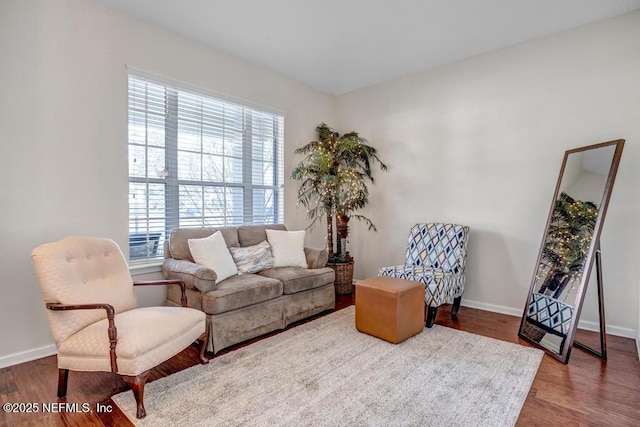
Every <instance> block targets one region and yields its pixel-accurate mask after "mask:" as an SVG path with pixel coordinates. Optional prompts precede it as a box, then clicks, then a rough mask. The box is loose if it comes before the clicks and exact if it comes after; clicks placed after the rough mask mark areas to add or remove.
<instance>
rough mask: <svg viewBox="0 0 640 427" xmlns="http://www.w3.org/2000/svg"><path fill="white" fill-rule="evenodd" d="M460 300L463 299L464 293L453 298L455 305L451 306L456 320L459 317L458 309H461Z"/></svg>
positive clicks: (453, 317)
mask: <svg viewBox="0 0 640 427" xmlns="http://www.w3.org/2000/svg"><path fill="white" fill-rule="evenodd" d="M460 301H462V295H460V296H459V297H456V298H455V299H454V300H453V307H451V318H452V319H453V320H456V319H457V318H458V310H460Z"/></svg>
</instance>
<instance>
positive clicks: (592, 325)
mask: <svg viewBox="0 0 640 427" xmlns="http://www.w3.org/2000/svg"><path fill="white" fill-rule="evenodd" d="M461 305H462V306H464V307H469V308H476V309H478V310H485V311H491V312H494V313H501V314H508V315H510V316H516V317H522V313H523V310H522V309H518V308H513V307H505V306H502V305H494V304H487V303H484V302H479V301H471V300H465V299H464V297H463V298H462V303H461ZM578 328H579V329H584V330H587V331H595V332H598V331H599V330H600V324H599V323H598V322H591V321H588V320H581V321H580V322H578ZM607 334H609V335H616V336H618V337H624V338H635V339H636V343H637V344H638V352H639V353H640V331H637V330H635V329H631V328H625V327H622V326H616V325H611V324H607ZM639 357H640V355H639Z"/></svg>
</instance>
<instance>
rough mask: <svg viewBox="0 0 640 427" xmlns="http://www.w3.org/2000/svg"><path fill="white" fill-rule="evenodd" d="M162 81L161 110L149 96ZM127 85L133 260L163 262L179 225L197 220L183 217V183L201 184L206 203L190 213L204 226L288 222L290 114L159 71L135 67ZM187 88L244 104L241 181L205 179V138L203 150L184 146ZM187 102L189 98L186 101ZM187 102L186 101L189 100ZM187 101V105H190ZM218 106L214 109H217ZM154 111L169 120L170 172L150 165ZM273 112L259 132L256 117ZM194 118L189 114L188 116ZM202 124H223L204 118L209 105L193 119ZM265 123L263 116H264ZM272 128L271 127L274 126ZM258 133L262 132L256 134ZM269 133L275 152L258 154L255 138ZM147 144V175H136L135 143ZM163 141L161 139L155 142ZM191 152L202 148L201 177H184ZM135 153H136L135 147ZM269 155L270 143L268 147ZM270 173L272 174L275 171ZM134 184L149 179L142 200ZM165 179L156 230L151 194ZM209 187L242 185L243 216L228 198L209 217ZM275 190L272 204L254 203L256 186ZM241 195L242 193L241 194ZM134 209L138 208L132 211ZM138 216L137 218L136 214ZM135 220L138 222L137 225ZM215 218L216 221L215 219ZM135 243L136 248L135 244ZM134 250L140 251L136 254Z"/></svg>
mask: <svg viewBox="0 0 640 427" xmlns="http://www.w3.org/2000/svg"><path fill="white" fill-rule="evenodd" d="M149 83H151V84H152V85H159V86H162V87H163V91H164V113H162V114H160V113H158V112H157V111H151V109H150V107H149V105H148V102H149V86H148V84H149ZM135 84H138V85H144V93H145V95H144V97H142V96H139V95H136V93H135V89H132V88H133V87H134V86H135ZM127 88H128V96H127V99H128V103H127V114H128V119H127V127H128V134H127V150H128V156H129V160H128V168H127V173H128V179H129V185H128V187H129V188H128V191H129V245H128V246H129V261H130V263H131V264H132V265H134V266H140V265H142V266H143V265H149V264H157V262H158V261H161V260H162V258H163V257H164V249H163V241H164V240H166V239H168V237H169V234H170V233H171V231H172V230H173V229H175V228H179V227H185V226H191V227H194V226H195V225H181V220H184V219H185V216H184V215H181V206H180V192H181V188H186V187H187V186H192V187H194V186H195V187H199V188H200V190H201V195H202V196H201V197H202V200H201V201H202V206H201V208H200V215H197V216H195V217H190V218H191V221H193V223H195V222H196V221H198V222H200V224H199V225H197V226H201V227H222V226H237V225H242V224H276V223H282V222H283V221H284V206H283V198H284V168H283V163H284V153H283V152H284V114H281V113H280V112H276V111H275V110H272V109H268V108H264V107H256V106H255V105H252V104H251V103H247V102H244V101H240V102H239V101H238V100H230V99H228V98H225V97H221V96H219V95H218V94H213V93H211V92H210V91H207V90H204V89H202V88H193V87H190V86H189V85H184V84H180V83H176V82H172V81H167V80H166V79H163V78H158V77H155V76H147V75H145V74H141V73H137V72H131V70H129V72H128V74H127ZM181 94H184V95H185V96H186V97H187V98H191V99H194V98H195V99H198V100H199V102H200V103H201V105H204V104H205V100H206V102H207V103H208V105H215V106H216V107H220V108H225V106H228V107H229V108H235V109H237V108H240V109H241V117H242V119H241V126H240V128H241V135H242V138H241V140H242V142H241V150H240V152H241V157H239V159H240V160H241V165H242V168H241V172H240V176H239V178H240V180H239V181H238V182H233V181H234V180H232V181H227V180H226V176H224V175H223V176H222V179H223V181H209V180H204V177H203V161H204V158H205V156H206V155H209V156H212V154H211V153H205V150H204V148H203V145H204V144H203V143H202V142H201V144H200V150H199V152H198V151H189V150H185V149H181V148H180V147H179V144H180V143H179V140H180V138H179V133H180V125H179V121H180V120H185V119H184V117H183V118H180V117H179V113H178V110H179V108H180V106H181V104H180V95H181ZM141 99H144V100H145V103H144V107H137V106H136V105H135V104H136V100H138V101H140V100H141ZM185 102H186V101H185ZM184 105H186V104H184ZM184 105H182V107H183V108H184ZM211 111H213V110H211ZM133 114H138V117H139V116H144V142H143V143H141V142H139V141H135V140H133V137H132V135H136V134H135V133H132V126H134V125H135V123H134V121H132V117H134V116H133ZM150 115H153V116H155V118H156V119H158V118H159V117H162V123H164V147H163V149H164V167H165V169H164V171H165V172H166V176H153V172H151V168H150V167H149V163H150V160H149V156H148V155H147V154H148V151H149V147H154V145H153V144H150V142H149V129H150V126H149V116H150ZM265 117H266V118H267V122H269V121H270V126H272V129H273V132H272V134H271V132H267V133H264V134H263V133H260V132H257V133H256V134H254V132H253V126H252V125H253V120H254V118H255V120H256V122H257V121H258V119H259V118H261V119H263V120H264V118H265ZM224 120H225V119H223V121H222V124H221V125H220V126H219V130H221V132H222V134H223V135H224V130H225V126H226V125H225V123H226V122H225V121H224ZM187 121H189V120H187ZM192 124H194V125H195V126H196V127H198V126H199V127H200V129H201V131H202V130H203V129H204V128H205V125H206V126H207V127H208V128H212V129H216V130H218V128H217V127H216V126H215V125H214V124H213V122H211V123H208V122H206V121H205V119H204V107H203V113H202V116H201V118H200V119H199V120H195V119H194V120H193V123H192ZM260 124H262V122H260ZM268 129H271V128H270V127H268ZM256 135H257V136H256ZM265 135H267V136H268V137H267V139H266V141H267V147H268V142H269V138H272V139H271V140H272V144H273V145H272V150H270V153H271V158H270V159H269V160H268V161H267V160H265V158H264V157H253V145H254V144H264V141H265V139H264V138H265ZM254 136H256V138H263V139H262V140H257V142H256V141H254ZM134 146H135V147H139V148H143V149H144V152H145V162H146V163H145V172H144V176H136V175H135V174H132V165H131V159H132V147H134ZM155 147H157V145H156V146H155ZM181 152H182V153H185V152H191V153H192V154H196V155H197V156H196V157H197V158H198V161H199V162H200V179H199V180H194V179H184V178H181V177H180V176H179V164H180V153H181ZM134 154H135V153H134ZM263 155H264V148H263ZM219 157H221V158H222V161H223V162H225V161H226V159H227V158H234V157H235V158H238V157H237V155H236V156H230V155H227V154H225V153H224V151H223V153H222V154H221V155H220V156H219ZM254 163H256V164H262V165H263V169H262V170H263V175H262V178H260V180H261V181H262V183H254V177H255V176H256V175H255V171H253V167H254ZM265 164H271V167H272V169H273V170H272V171H270V172H271V174H272V175H273V176H272V177H270V179H271V180H272V185H269V184H265V183H264V168H265V167H267V166H264V165H265ZM271 174H270V175H271ZM132 184H144V186H145V191H144V196H143V197H144V201H143V202H142V203H140V202H138V203H135V202H133V201H132V200H134V199H135V192H133V191H132V188H133V187H132ZM150 184H151V185H158V184H159V185H162V186H163V188H164V191H163V197H164V210H163V214H164V215H163V217H162V220H161V222H164V227H163V230H162V232H160V233H159V235H158V231H154V230H153V226H152V225H151V224H150V218H151V215H150V211H151V209H150V207H149V205H150V202H149V201H150V200H151V199H152V197H151V196H150V194H151V193H150V191H149V185H150ZM206 188H216V189H218V190H222V191H223V192H224V199H225V200H226V198H227V191H228V189H241V190H242V197H241V206H237V207H235V208H234V209H235V210H236V211H240V210H241V211H242V213H241V216H240V217H241V219H239V218H238V217H237V216H234V215H229V214H228V212H226V209H227V208H226V206H227V205H226V201H225V205H224V206H225V208H224V210H225V212H224V213H223V214H222V215H219V216H213V217H208V216H207V212H206V211H207V210H206V208H205V189H206ZM269 190H270V191H271V194H272V199H271V202H270V204H269V207H268V208H267V205H262V206H261V207H256V206H254V193H255V192H256V191H265V192H269ZM239 200H240V199H239ZM142 205H144V208H143V211H144V213H146V215H143V216H142V218H140V215H139V213H138V212H139V209H140V208H139V207H140V206H142ZM260 209H261V210H262V211H261V213H262V218H258V217H257V216H256V215H255V213H256V210H260ZM132 212H135V214H134V213H132ZM134 216H135V220H134ZM134 221H136V224H135V225H134ZM140 222H143V223H144V226H143V227H141V228H142V232H141V233H139V232H138V231H137V230H139V228H140V227H139V223H140ZM214 222H215V223H214ZM132 248H134V249H133V250H132ZM134 250H136V251H137V253H136V254H134Z"/></svg>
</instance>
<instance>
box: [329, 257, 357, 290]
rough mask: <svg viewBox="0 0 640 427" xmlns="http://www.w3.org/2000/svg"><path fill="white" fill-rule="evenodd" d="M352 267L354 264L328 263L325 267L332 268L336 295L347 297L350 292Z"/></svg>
mask: <svg viewBox="0 0 640 427" xmlns="http://www.w3.org/2000/svg"><path fill="white" fill-rule="evenodd" d="M353 266H354V263H353V262H351V263H336V264H333V263H330V264H327V267H331V268H333V270H334V271H335V272H336V283H335V287H336V293H337V294H338V295H347V294H350V293H351V292H352V289H351V288H352V285H353Z"/></svg>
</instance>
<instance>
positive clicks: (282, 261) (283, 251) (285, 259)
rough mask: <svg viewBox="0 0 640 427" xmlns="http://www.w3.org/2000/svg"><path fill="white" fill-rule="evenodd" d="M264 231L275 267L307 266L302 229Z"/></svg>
mask: <svg viewBox="0 0 640 427" xmlns="http://www.w3.org/2000/svg"><path fill="white" fill-rule="evenodd" d="M266 233H267V240H268V241H269V244H270V245H271V253H272V254H273V258H274V260H275V266H276V267H302V268H307V267H308V265H307V257H306V256H305V253H304V236H305V232H304V230H301V231H281V230H266Z"/></svg>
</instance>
